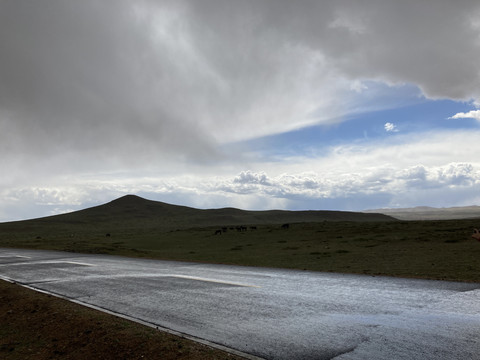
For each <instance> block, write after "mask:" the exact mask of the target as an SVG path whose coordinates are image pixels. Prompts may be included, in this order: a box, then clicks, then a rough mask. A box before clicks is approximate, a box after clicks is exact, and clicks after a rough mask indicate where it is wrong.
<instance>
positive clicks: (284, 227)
mask: <svg viewBox="0 0 480 360" xmlns="http://www.w3.org/2000/svg"><path fill="white" fill-rule="evenodd" d="M289 228H290V224H283V225H282V229H289Z"/></svg>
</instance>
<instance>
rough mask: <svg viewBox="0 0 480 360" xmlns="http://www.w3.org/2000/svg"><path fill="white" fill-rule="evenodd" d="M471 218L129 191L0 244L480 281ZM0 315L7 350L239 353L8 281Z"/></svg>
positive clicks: (35, 355)
mask: <svg viewBox="0 0 480 360" xmlns="http://www.w3.org/2000/svg"><path fill="white" fill-rule="evenodd" d="M286 223H288V225H289V226H288V228H287V227H286V226H282V225H284V224H286ZM475 227H480V219H464V220H462V219H458V220H436V221H396V220H395V219H393V218H389V217H387V216H383V215H379V214H358V213H345V212H308V211H305V212H283V211H267V212H245V211H242V210H238V209H217V210H197V209H192V208H186V207H180V206H173V205H168V204H163V203H158V202H152V201H148V200H144V199H141V198H138V197H134V196H127V197H124V198H121V199H118V200H115V201H113V202H111V203H108V204H105V205H101V206H98V207H95V208H90V209H85V210H82V211H78V212H74V213H70V214H64V215H59V216H53V217H48V218H42V219H35V220H28V221H19V222H10V223H3V224H0V247H14V248H31V249H52V250H63V251H71V252H81V253H103V254H113V255H123V256H131V257H144V258H154V259H169V260H187V261H198V262H209V263H225V264H238V265H251V266H263V267H280V268H292V269H304V270H314V271H332V272H344V273H358V274H368V275H388V276H400V277H415V278H426V279H441V280H457V281H473V282H480V266H479V263H480V242H477V241H475V240H474V239H472V238H471V237H470V236H471V234H472V229H473V228H475ZM237 228H238V230H237ZM239 230H240V231H239ZM65 319H67V320H68V321H65ZM0 324H1V326H0V357H1V358H4V359H29V358H30V359H50V358H64V359H84V358H89V359H118V358H124V359H127V358H128V359H134V358H135V359H136V358H151V359H155V358H161V359H177V358H179V359H192V360H196V359H225V358H235V357H234V356H232V355H229V354H226V353H222V352H220V351H217V350H213V349H209V348H205V347H203V346H201V345H199V344H195V343H192V342H189V341H186V340H184V339H181V338H178V337H175V336H170V335H168V334H164V333H161V332H158V331H157V332H156V331H154V330H153V329H147V328H144V327H143V326H140V325H137V324H133V323H130V322H127V321H125V320H123V319H117V318H115V317H112V316H109V315H106V314H102V313H99V312H97V311H94V310H91V309H87V308H82V307H80V306H79V305H76V304H71V303H69V302H67V301H63V300H59V299H56V298H53V297H50V296H48V295H44V294H38V293H35V292H33V291H30V290H27V289H24V288H21V287H20V286H16V285H11V284H7V283H5V282H1V281H0ZM32 324H33V325H32Z"/></svg>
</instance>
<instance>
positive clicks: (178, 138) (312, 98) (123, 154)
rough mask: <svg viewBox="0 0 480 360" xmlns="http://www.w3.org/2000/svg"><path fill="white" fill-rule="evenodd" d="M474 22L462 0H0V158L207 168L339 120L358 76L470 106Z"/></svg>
mask: <svg viewBox="0 0 480 360" xmlns="http://www.w3.org/2000/svg"><path fill="white" fill-rule="evenodd" d="M479 19H480V12H479V5H478V4H477V2H474V1H460V2H458V3H457V2H456V3H455V4H453V3H452V2H450V1H435V2H431V1H402V2H397V1H367V2H362V3H358V2H355V1H299V2H291V1H214V0H202V1H136V2H134V1H122V0H120V1H93V0H85V1H83V0H82V1H66V0H44V1H7V0H3V1H1V2H0V46H1V51H2V52H1V62H0V126H1V135H0V136H1V140H2V145H1V146H2V151H4V152H5V151H6V152H9V153H10V154H12V155H19V154H27V156H28V157H35V156H36V155H41V156H45V155H52V154H56V153H59V152H71V153H75V154H79V153H80V154H83V155H85V154H87V155H88V156H92V155H95V156H96V157H98V158H102V154H103V156H105V153H106V152H108V156H110V157H114V156H116V157H118V158H123V159H131V161H132V162H137V161H138V160H140V159H143V160H145V159H150V160H151V159H152V157H153V158H165V157H173V158H178V159H179V160H185V159H190V160H195V161H201V160H203V161H205V160H207V159H212V158H215V156H216V155H218V154H216V151H215V147H216V144H217V143H218V142H219V141H229V140H238V139H245V138H249V137H252V136H258V135H266V134H270V133H274V132H282V131H285V130H288V129H291V128H295V127H298V126H302V124H309V123H312V122H315V121H325V120H328V119H329V118H335V117H338V116H339V114H340V115H341V113H342V111H343V112H344V111H345V108H348V99H347V98H342V96H344V95H345V92H346V90H348V87H349V86H350V85H349V83H348V82H349V81H354V80H363V79H375V80H378V81H386V82H390V83H395V82H400V83H402V82H411V83H414V84H417V85H418V86H420V87H421V89H423V91H424V92H425V94H426V95H427V96H432V97H449V98H455V99H462V100H468V99H476V100H478V99H479V98H480V90H479V88H478V83H479V82H480V81H479V80H480V79H479V76H480V72H479V71H478V65H477V61H476V59H478V55H479V52H480V51H479V38H480V20H479ZM319 109H320V110H319ZM314 113H315V114H320V113H321V114H323V118H318V119H316V118H312V114H314Z"/></svg>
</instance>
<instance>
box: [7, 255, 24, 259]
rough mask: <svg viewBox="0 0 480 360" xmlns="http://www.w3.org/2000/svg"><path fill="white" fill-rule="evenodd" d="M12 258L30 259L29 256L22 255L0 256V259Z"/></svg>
mask: <svg viewBox="0 0 480 360" xmlns="http://www.w3.org/2000/svg"><path fill="white" fill-rule="evenodd" d="M12 257H17V258H24V259H31V257H30V256H23V255H0V259H1V258H7V259H10V258H12Z"/></svg>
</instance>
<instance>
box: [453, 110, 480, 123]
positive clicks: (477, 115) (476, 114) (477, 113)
mask: <svg viewBox="0 0 480 360" xmlns="http://www.w3.org/2000/svg"><path fill="white" fill-rule="evenodd" d="M449 119H475V120H478V121H480V110H471V111H469V112H468V113H464V112H459V113H457V114H455V115H453V116H450V117H449Z"/></svg>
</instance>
